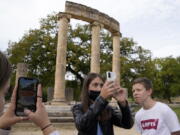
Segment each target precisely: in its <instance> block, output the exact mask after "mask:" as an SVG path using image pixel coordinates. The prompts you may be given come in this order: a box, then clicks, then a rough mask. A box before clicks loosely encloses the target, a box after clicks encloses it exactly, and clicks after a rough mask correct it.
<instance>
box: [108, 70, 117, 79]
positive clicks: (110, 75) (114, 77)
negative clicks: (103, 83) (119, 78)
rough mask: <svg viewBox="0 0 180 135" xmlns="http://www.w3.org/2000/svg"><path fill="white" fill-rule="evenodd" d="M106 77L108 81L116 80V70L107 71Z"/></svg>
mask: <svg viewBox="0 0 180 135" xmlns="http://www.w3.org/2000/svg"><path fill="white" fill-rule="evenodd" d="M106 79H107V81H115V80H116V73H115V72H110V71H107V72H106Z"/></svg>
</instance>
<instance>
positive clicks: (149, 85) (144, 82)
mask: <svg viewBox="0 0 180 135" xmlns="http://www.w3.org/2000/svg"><path fill="white" fill-rule="evenodd" d="M137 83H140V84H142V85H143V86H144V87H145V88H146V90H149V89H153V85H152V82H151V80H150V79H148V78H147V77H140V78H137V79H135V80H134V81H133V85H134V84H137Z"/></svg>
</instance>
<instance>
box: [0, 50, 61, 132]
mask: <svg viewBox="0 0 180 135" xmlns="http://www.w3.org/2000/svg"><path fill="white" fill-rule="evenodd" d="M10 75H11V65H10V64H9V62H8V60H7V58H6V57H5V55H4V54H3V53H2V52H1V51H0V135H9V134H10V129H11V126H13V125H14V124H16V123H17V122H20V121H22V120H27V119H29V120H32V122H33V123H35V124H36V125H37V126H38V127H40V128H41V130H42V132H43V134H44V135H59V133H58V132H57V131H55V129H54V127H53V126H52V124H51V123H50V120H49V118H48V114H47V112H46V110H45V107H44V105H43V104H42V89H41V85H39V86H38V93H37V95H38V97H39V98H38V99H37V104H36V106H37V110H36V112H31V111H30V110H25V114H26V115H27V117H18V116H16V115H15V102H16V87H15V88H14V90H13V93H12V97H11V103H10V105H9V107H8V108H7V110H6V112H4V113H3V109H4V104H5V94H6V93H7V92H8V89H9V86H10V81H9V80H10Z"/></svg>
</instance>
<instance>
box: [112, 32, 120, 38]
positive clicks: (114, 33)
mask: <svg viewBox="0 0 180 135" xmlns="http://www.w3.org/2000/svg"><path fill="white" fill-rule="evenodd" d="M112 35H113V36H119V37H122V33H121V32H119V31H118V32H113V33H112Z"/></svg>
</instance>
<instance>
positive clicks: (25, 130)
mask: <svg viewBox="0 0 180 135" xmlns="http://www.w3.org/2000/svg"><path fill="white" fill-rule="evenodd" d="M54 126H55V127H56V129H57V130H58V131H59V132H60V134H61V135H77V130H76V128H75V126H74V124H73V123H60V124H54ZM114 131H115V135H139V134H138V133H137V132H136V131H135V129H134V127H133V128H132V129H130V130H125V129H122V128H118V127H114ZM11 135H42V133H41V131H40V129H38V128H36V127H35V126H34V125H33V124H30V123H28V124H17V125H16V126H14V127H13V129H12V133H11Z"/></svg>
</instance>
